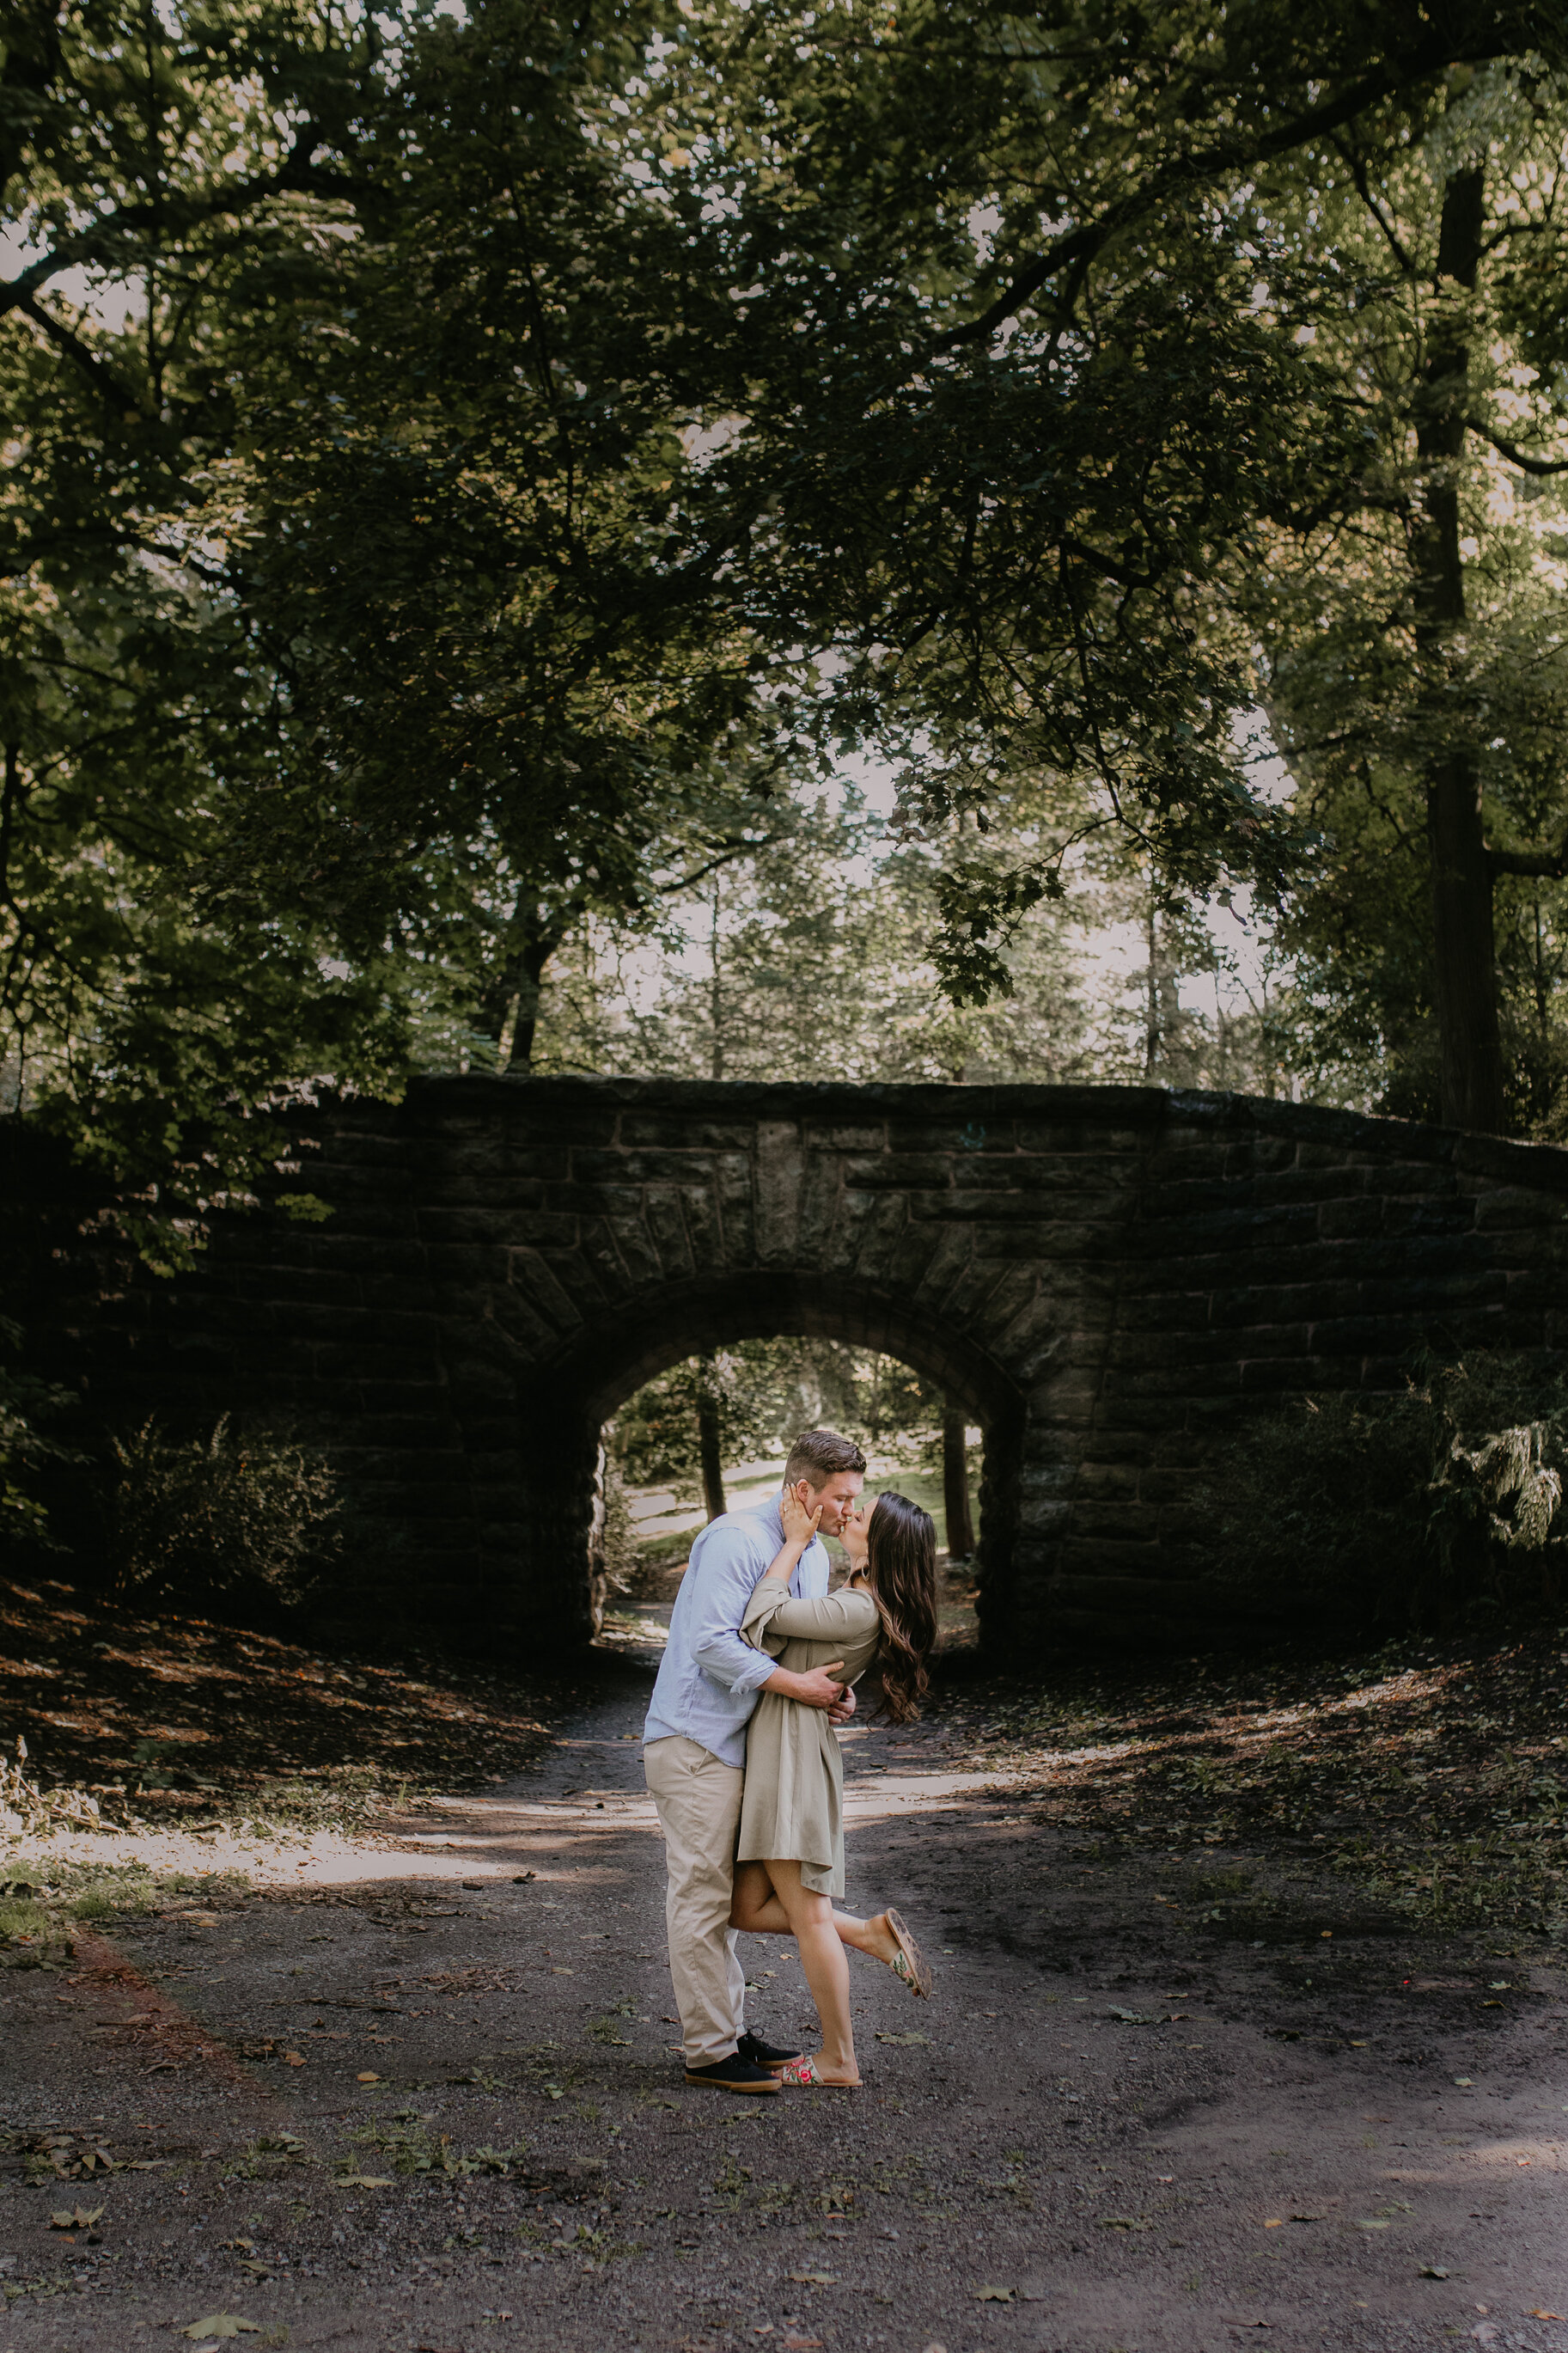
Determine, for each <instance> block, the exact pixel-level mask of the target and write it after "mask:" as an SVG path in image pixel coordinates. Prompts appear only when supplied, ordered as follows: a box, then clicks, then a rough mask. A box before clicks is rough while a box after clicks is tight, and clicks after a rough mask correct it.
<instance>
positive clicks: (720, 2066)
mask: <svg viewBox="0 0 1568 2353" xmlns="http://www.w3.org/2000/svg"><path fill="white" fill-rule="evenodd" d="M686 2080H687V2082H688V2083H689V2084H707V2085H708V2086H709V2088H710V2090H712V2091H715V2092H777V2091H779V2090H781V2089H782V2088H783V2087H782V2085H781V2084H780V2083H779V2079H778V2077H777V2076H776V2075H770V2074H769V2073H768V2071H767V2069H766V2068H765V2067H759V2066H757V2065H756V2064H755V2063H753V2062H752V2060H750V2059H742V2056H741V2054H740V2052H738V2051H737V2052H735V2054H734V2056H733V2058H731V2059H715V2060H713V2061H712V2062H711V2063H710V2065H708V2066H706V2067H689V2068H688V2069H687V2071H686Z"/></svg>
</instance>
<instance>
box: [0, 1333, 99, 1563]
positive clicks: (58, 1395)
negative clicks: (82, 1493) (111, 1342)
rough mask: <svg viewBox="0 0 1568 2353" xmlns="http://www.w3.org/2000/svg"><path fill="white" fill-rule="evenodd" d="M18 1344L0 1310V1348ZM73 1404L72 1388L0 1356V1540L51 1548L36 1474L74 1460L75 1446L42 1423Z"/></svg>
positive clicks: (53, 1545) (10, 1348)
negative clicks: (51, 1434) (52, 1434)
mask: <svg viewBox="0 0 1568 2353" xmlns="http://www.w3.org/2000/svg"><path fill="white" fill-rule="evenodd" d="M21 1345H22V1331H21V1326H20V1325H19V1324H16V1323H14V1322H13V1321H12V1319H11V1317H10V1316H8V1315H0V1349H3V1350H5V1352H7V1353H8V1354H9V1353H13V1352H15V1351H16V1349H18V1348H19V1347H20V1346H21ZM77 1403H78V1399H77V1398H76V1396H75V1394H74V1392H73V1391H72V1390H70V1389H66V1388H60V1387H58V1385H57V1384H56V1383H54V1382H52V1381H45V1380H40V1379H39V1378H38V1377H37V1375H36V1374H34V1373H29V1372H27V1371H26V1370H25V1369H23V1368H22V1367H21V1366H17V1365H14V1364H7V1363H6V1362H5V1361H4V1358H3V1357H0V1544H3V1545H16V1544H23V1543H25V1544H32V1545H41V1546H45V1547H47V1548H48V1549H50V1550H53V1549H55V1548H57V1546H58V1538H57V1537H55V1536H54V1535H52V1534H51V1532H50V1529H49V1524H48V1506H47V1503H46V1502H45V1501H44V1500H43V1498H42V1497H41V1496H40V1495H39V1494H38V1493H37V1485H38V1483H39V1479H40V1474H45V1475H47V1472H48V1470H49V1468H50V1466H51V1465H63V1464H72V1463H80V1462H82V1461H85V1460H86V1457H85V1456H84V1455H82V1454H81V1453H80V1452H79V1451H78V1450H77V1449H75V1448H73V1447H69V1446H66V1445H64V1444H62V1443H61V1441H60V1440H58V1439H56V1438H52V1437H50V1436H49V1435H48V1431H47V1424H48V1423H49V1422H50V1421H53V1420H55V1419H58V1416H59V1415H61V1414H62V1413H66V1412H68V1411H69V1409H71V1408H72V1407H73V1406H75V1405H76V1404H77Z"/></svg>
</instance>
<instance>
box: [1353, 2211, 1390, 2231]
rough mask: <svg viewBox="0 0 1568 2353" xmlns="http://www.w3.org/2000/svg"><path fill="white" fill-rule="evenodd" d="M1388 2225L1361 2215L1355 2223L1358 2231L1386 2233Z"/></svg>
mask: <svg viewBox="0 0 1568 2353" xmlns="http://www.w3.org/2000/svg"><path fill="white" fill-rule="evenodd" d="M1387 2228H1388V2225H1387V2223H1386V2222H1384V2221H1379V2220H1377V2219H1375V2218H1373V2217H1370V2216H1367V2215H1363V2216H1362V2217H1361V2218H1360V2220H1359V2221H1357V2223H1356V2229H1357V2230H1358V2231H1386V2230H1387Z"/></svg>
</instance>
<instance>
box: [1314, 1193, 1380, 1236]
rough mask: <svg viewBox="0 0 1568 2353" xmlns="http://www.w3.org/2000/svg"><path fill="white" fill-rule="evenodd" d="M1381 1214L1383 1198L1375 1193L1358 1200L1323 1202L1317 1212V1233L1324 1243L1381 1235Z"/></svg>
mask: <svg viewBox="0 0 1568 2353" xmlns="http://www.w3.org/2000/svg"><path fill="white" fill-rule="evenodd" d="M1383 1212H1384V1203H1383V1198H1382V1197H1381V1195H1379V1194H1375V1193H1374V1194H1372V1195H1370V1196H1363V1198H1361V1199H1359V1200H1347V1199H1338V1200H1332V1201H1324V1202H1323V1203H1322V1205H1321V1208H1319V1211H1318V1231H1319V1233H1320V1235H1321V1237H1322V1238H1323V1240H1325V1241H1339V1240H1344V1239H1345V1238H1347V1237H1349V1236H1358V1237H1359V1236H1363V1235H1368V1234H1377V1233H1381V1232H1382V1230H1383Z"/></svg>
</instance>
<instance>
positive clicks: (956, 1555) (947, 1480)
mask: <svg viewBox="0 0 1568 2353" xmlns="http://www.w3.org/2000/svg"><path fill="white" fill-rule="evenodd" d="M963 1431H964V1416H963V1407H962V1406H957V1405H950V1406H946V1407H944V1408H943V1409H942V1509H943V1510H944V1512H945V1513H946V1514H947V1550H948V1556H949V1558H950V1559H952V1560H968V1559H970V1558H971V1557H972V1556H973V1551H974V1522H973V1520H972V1519H971V1517H970V1514H969V1465H968V1463H967V1461H965V1460H964V1440H963Z"/></svg>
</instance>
